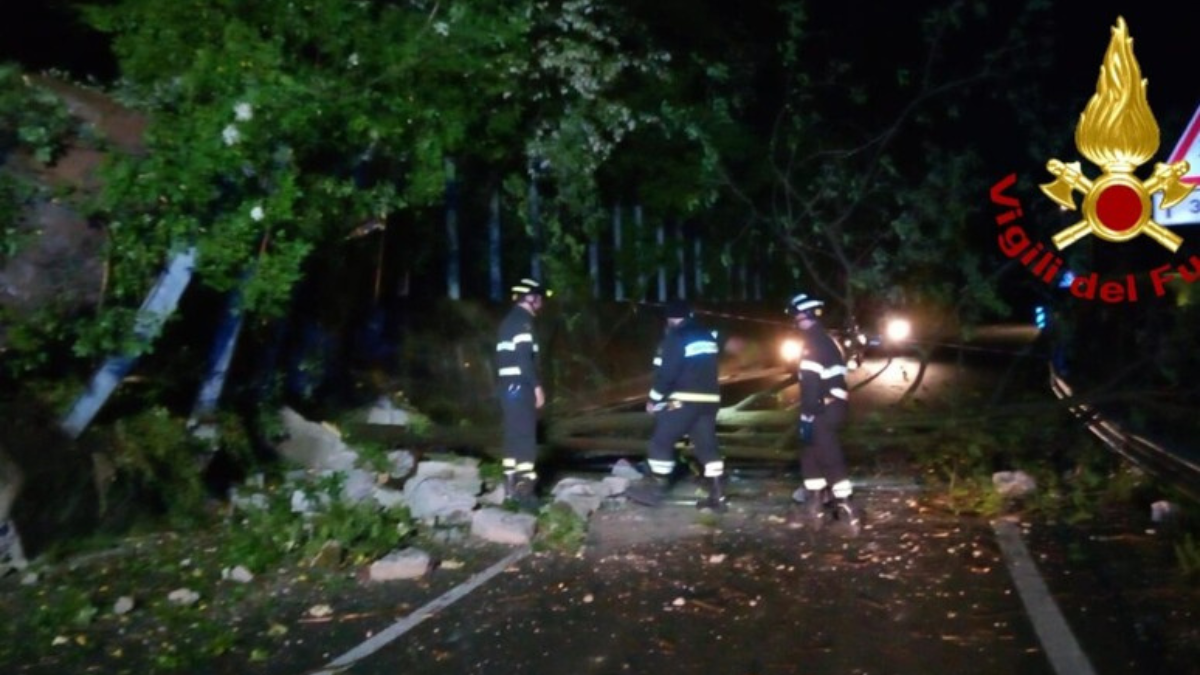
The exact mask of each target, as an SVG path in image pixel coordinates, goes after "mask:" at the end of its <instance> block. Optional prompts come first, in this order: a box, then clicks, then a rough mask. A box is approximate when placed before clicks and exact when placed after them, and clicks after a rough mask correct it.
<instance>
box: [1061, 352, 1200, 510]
mask: <svg viewBox="0 0 1200 675" xmlns="http://www.w3.org/2000/svg"><path fill="white" fill-rule="evenodd" d="M1050 389H1051V390H1053V391H1054V395H1055V396H1057V397H1058V399H1059V400H1061V401H1068V405H1069V406H1070V410H1071V412H1072V413H1073V414H1074V415H1075V416H1076V417H1077V418H1079V419H1081V420H1083V422H1084V424H1085V425H1086V426H1087V429H1088V431H1091V432H1092V434H1094V435H1095V436H1096V437H1097V438H1099V439H1100V440H1101V441H1103V442H1104V444H1105V445H1107V446H1108V447H1109V448H1111V449H1112V450H1113V451H1114V452H1116V453H1117V454H1119V455H1121V456H1122V457H1124V458H1126V459H1128V460H1129V461H1130V462H1133V463H1134V465H1136V466H1138V467H1139V468H1141V469H1142V470H1144V471H1146V472H1148V473H1150V474H1151V475H1153V476H1155V477H1157V478H1159V479H1161V480H1163V481H1165V482H1168V483H1170V484H1171V485H1173V486H1174V487H1176V488H1178V489H1179V490H1180V491H1182V492H1184V493H1185V494H1186V495H1187V496H1188V497H1190V498H1191V499H1193V500H1196V501H1200V464H1196V463H1195V462H1193V461H1191V460H1189V459H1188V458H1186V457H1181V456H1179V454H1178V453H1175V452H1171V451H1170V450H1168V449H1167V448H1164V447H1163V446H1161V445H1159V444H1157V443H1155V442H1153V441H1151V440H1150V439H1148V438H1145V437H1143V436H1139V435H1137V434H1133V433H1129V432H1127V431H1125V430H1124V429H1122V428H1121V425H1119V424H1117V423H1116V422H1113V421H1111V420H1108V419H1105V418H1104V416H1103V415H1102V414H1101V413H1100V411H1099V410H1097V409H1096V407H1095V406H1093V405H1090V404H1087V403H1075V404H1070V403H1069V399H1071V398H1072V397H1073V395H1074V393H1073V391H1072V389H1071V385H1070V384H1069V383H1068V382H1067V381H1066V380H1064V379H1063V378H1062V376H1061V375H1059V374H1058V373H1057V372H1056V371H1055V370H1054V367H1053V366H1051V367H1050Z"/></svg>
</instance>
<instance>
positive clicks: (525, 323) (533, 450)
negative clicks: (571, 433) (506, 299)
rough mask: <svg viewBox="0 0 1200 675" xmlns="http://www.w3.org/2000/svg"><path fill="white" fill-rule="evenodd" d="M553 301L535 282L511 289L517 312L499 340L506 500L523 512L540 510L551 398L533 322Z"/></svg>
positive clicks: (507, 321)
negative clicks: (542, 444) (542, 441)
mask: <svg viewBox="0 0 1200 675" xmlns="http://www.w3.org/2000/svg"><path fill="white" fill-rule="evenodd" d="M549 295H550V291H549V290H547V289H546V288H544V287H543V286H542V285H541V284H540V283H538V282H537V281H536V280H534V279H522V280H521V281H519V282H517V283H516V284H514V285H513V287H512V299H513V302H514V304H513V308H512V309H511V310H510V311H509V312H508V315H507V316H505V317H504V320H503V321H502V322H500V328H499V331H498V333H497V336H496V369H497V370H496V375H497V382H498V383H499V392H498V394H499V397H500V412H501V415H502V418H503V423H504V448H503V452H504V456H503V459H502V462H503V468H504V492H505V499H506V500H508V501H510V502H511V503H514V504H515V505H516V506H519V507H521V508H523V509H527V510H533V509H536V508H537V503H538V502H537V493H536V487H537V471H536V461H537V418H538V412H537V411H538V410H539V409H540V408H541V407H542V406H543V405H545V403H546V395H545V393H544V391H543V390H542V384H541V380H540V379H539V378H538V369H537V353H538V343H537V337H536V336H535V334H534V332H533V318H534V317H535V316H537V314H538V312H540V311H541V309H542V304H543V303H544V302H545V300H546V298H547V297H548V296H549Z"/></svg>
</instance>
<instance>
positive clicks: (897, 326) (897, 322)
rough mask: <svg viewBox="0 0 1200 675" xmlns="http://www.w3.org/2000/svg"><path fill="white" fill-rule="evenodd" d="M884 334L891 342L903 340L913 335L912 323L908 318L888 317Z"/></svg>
mask: <svg viewBox="0 0 1200 675" xmlns="http://www.w3.org/2000/svg"><path fill="white" fill-rule="evenodd" d="M884 334H885V335H887V339H888V340H889V341H891V342H903V341H905V340H907V339H908V337H909V336H910V335H912V324H911V323H909V321H908V319H888V322H887V328H886V329H885V330H884Z"/></svg>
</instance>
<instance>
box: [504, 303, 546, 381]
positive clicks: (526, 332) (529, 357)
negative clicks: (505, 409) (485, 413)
mask: <svg viewBox="0 0 1200 675" xmlns="http://www.w3.org/2000/svg"><path fill="white" fill-rule="evenodd" d="M537 351H538V345H537V338H536V337H535V336H534V333H533V315H532V314H530V313H529V310H527V309H525V308H524V307H522V306H520V305H514V306H513V308H512V310H511V311H509V313H508V315H507V316H505V317H504V320H503V321H501V322H500V328H499V331H498V334H497V336H496V375H497V377H498V380H499V383H500V388H501V389H507V388H508V387H509V386H510V385H514V384H520V385H524V386H527V387H529V388H530V389H533V388H534V387H537V386H538V374H537Z"/></svg>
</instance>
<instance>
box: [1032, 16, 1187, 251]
mask: <svg viewBox="0 0 1200 675" xmlns="http://www.w3.org/2000/svg"><path fill="white" fill-rule="evenodd" d="M1158 136H1159V134H1158V122H1156V121H1155V119H1154V114H1153V113H1151V112H1150V104H1149V103H1148V102H1147V100H1146V80H1144V79H1142V73H1141V69H1140V68H1139V67H1138V63H1137V60H1136V59H1135V58H1134V56H1133V38H1131V37H1129V31H1128V29H1127V28H1126V26H1125V19H1124V18H1123V17H1118V18H1117V25H1116V26H1114V27H1113V29H1112V39H1111V40H1110V41H1109V43H1108V51H1107V52H1106V53H1105V54H1104V63H1103V64H1102V65H1101V66H1100V79H1099V80H1098V81H1097V82H1096V93H1095V94H1093V95H1092V98H1091V100H1089V101H1088V104H1087V107H1086V108H1085V109H1084V111H1083V113H1082V114H1081V115H1080V116H1079V124H1078V125H1076V127H1075V146H1076V147H1077V148H1078V149H1079V153H1080V154H1081V155H1083V156H1084V157H1086V158H1088V160H1090V161H1091V162H1092V163H1093V164H1095V165H1097V166H1099V167H1100V168H1101V169H1102V170H1103V173H1102V174H1101V175H1100V177H1099V178H1097V179H1096V180H1091V179H1090V178H1088V177H1087V176H1086V175H1084V173H1083V170H1082V168H1081V167H1080V163H1079V162H1071V163H1070V164H1067V163H1064V162H1061V161H1059V160H1057V159H1051V160H1050V161H1049V162H1047V163H1046V169H1047V170H1048V171H1049V172H1050V173H1051V174H1052V175H1053V176H1054V177H1055V179H1054V181H1053V182H1051V183H1044V184H1042V185H1041V188H1042V192H1044V193H1045V194H1046V195H1047V196H1048V197H1050V198H1051V199H1053V200H1054V201H1055V202H1057V203H1058V204H1059V205H1061V206H1062V207H1063V208H1065V209H1068V210H1070V211H1075V210H1076V209H1077V208H1078V207H1077V206H1076V204H1075V196H1074V191H1075V190H1078V191H1079V192H1080V193H1082V194H1083V206H1082V208H1083V214H1082V215H1083V220H1080V221H1079V222H1077V223H1075V224H1074V225H1071V226H1070V227H1067V228H1064V229H1063V230H1062V231H1060V232H1059V233H1058V234H1056V235H1054V245H1055V246H1057V247H1058V248H1059V250H1062V249H1064V248H1066V247H1068V246H1070V245H1071V244H1073V243H1075V242H1076V241H1078V240H1079V239H1081V238H1082V237H1084V236H1086V235H1088V234H1095V235H1096V236H1097V237H1100V238H1101V239H1104V240H1106V241H1112V242H1123V241H1128V240H1130V239H1132V238H1134V237H1136V236H1137V235H1139V234H1143V233H1144V234H1146V235H1147V236H1149V237H1150V238H1151V239H1153V240H1154V241H1157V242H1158V243H1160V244H1162V245H1163V246H1165V247H1166V248H1167V249H1169V250H1170V251H1171V252H1172V253H1174V252H1175V251H1176V250H1177V249H1178V248H1179V245H1180V244H1181V243H1182V241H1183V240H1182V239H1181V238H1180V237H1179V235H1177V234H1175V233H1174V232H1171V231H1170V230H1168V229H1167V228H1165V227H1163V226H1162V225H1159V224H1158V223H1156V222H1154V221H1153V220H1151V216H1152V215H1153V213H1154V211H1153V209H1152V207H1151V203H1150V196H1151V195H1153V194H1154V193H1155V192H1158V191H1159V190H1161V191H1162V193H1163V199H1162V206H1163V208H1168V207H1171V206H1173V205H1175V204H1178V203H1179V202H1181V201H1183V199H1184V198H1185V197H1187V196H1188V193H1190V192H1191V191H1192V186H1190V185H1187V184H1185V183H1183V182H1181V181H1180V178H1181V177H1183V176H1184V175H1186V174H1187V171H1188V168H1189V167H1188V163H1187V162H1183V161H1181V162H1175V163H1174V164H1163V163H1161V162H1159V163H1157V164H1155V166H1154V174H1153V175H1152V176H1151V177H1150V178H1149V179H1148V180H1145V181H1142V180H1141V179H1139V178H1138V177H1137V176H1136V175H1135V174H1134V170H1135V169H1137V168H1138V167H1139V166H1141V165H1142V164H1145V163H1146V162H1147V161H1148V160H1149V159H1150V158H1151V157H1153V156H1154V154H1155V153H1156V152H1158V143H1159V137H1158Z"/></svg>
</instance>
